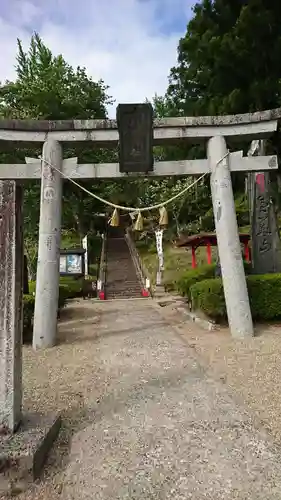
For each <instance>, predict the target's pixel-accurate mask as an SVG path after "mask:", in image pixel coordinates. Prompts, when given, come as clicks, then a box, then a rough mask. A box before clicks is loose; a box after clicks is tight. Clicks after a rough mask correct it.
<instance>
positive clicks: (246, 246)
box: [244, 241, 251, 262]
mask: <svg viewBox="0 0 281 500" xmlns="http://www.w3.org/2000/svg"><path fill="white" fill-rule="evenodd" d="M244 255H245V261H246V262H251V259H250V248H249V242H248V241H247V242H246V243H244Z"/></svg>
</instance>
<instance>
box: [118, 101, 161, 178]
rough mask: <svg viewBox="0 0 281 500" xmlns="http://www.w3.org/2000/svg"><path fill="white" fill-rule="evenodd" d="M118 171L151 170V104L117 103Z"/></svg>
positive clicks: (144, 171)
mask: <svg viewBox="0 0 281 500" xmlns="http://www.w3.org/2000/svg"><path fill="white" fill-rule="evenodd" d="M117 125H118V131H119V169H120V172H123V173H124V172H143V173H146V172H151V171H153V109H152V106H151V104H149V103H145V104H119V106H118V107H117Z"/></svg>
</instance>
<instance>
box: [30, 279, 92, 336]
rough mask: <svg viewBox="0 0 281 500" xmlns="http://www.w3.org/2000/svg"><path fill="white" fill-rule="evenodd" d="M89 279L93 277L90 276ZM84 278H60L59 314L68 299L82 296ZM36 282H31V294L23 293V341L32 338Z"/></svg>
mask: <svg viewBox="0 0 281 500" xmlns="http://www.w3.org/2000/svg"><path fill="white" fill-rule="evenodd" d="M89 279H93V278H92V277H90V276H89ZM82 288H83V279H75V278H72V277H71V276H65V277H61V278H60V285H59V303H58V309H59V310H58V314H59V312H60V310H61V309H62V308H63V307H64V306H65V304H66V302H67V300H68V299H73V298H75V297H81V296H82ZM35 291H36V282H35V281H30V282H29V295H23V342H24V343H28V342H31V340H32V326H33V316H34V306H35V296H34V294H35Z"/></svg>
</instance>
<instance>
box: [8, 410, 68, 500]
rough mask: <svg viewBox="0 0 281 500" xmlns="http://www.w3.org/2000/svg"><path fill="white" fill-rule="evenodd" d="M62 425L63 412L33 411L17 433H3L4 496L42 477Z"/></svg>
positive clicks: (25, 418) (12, 493)
mask: <svg viewBox="0 0 281 500" xmlns="http://www.w3.org/2000/svg"><path fill="white" fill-rule="evenodd" d="M60 426H61V417H60V415H54V414H52V415H48V416H41V415H38V414H32V415H26V416H24V417H23V420H22V424H21V426H20V428H19V430H18V431H17V432H15V433H14V434H12V435H11V434H10V433H6V434H4V432H3V434H0V498H2V495H3V494H4V495H10V496H14V495H17V494H18V493H21V492H22V491H24V490H26V489H27V488H28V486H29V485H30V484H31V483H32V482H33V481H35V479H37V478H38V477H39V475H40V473H41V470H42V468H43V466H44V463H45V460H46V458H47V455H48V453H49V451H50V448H51V447H52V445H53V442H54V441H55V439H56V438H57V436H58V433H59V430H60Z"/></svg>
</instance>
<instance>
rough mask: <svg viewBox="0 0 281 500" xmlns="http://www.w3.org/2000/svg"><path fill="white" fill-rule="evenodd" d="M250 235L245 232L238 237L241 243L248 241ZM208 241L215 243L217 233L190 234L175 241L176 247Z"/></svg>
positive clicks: (202, 244)
mask: <svg viewBox="0 0 281 500" xmlns="http://www.w3.org/2000/svg"><path fill="white" fill-rule="evenodd" d="M250 238H251V237H250V235H249V234H247V233H240V234H239V239H240V242H241V243H248V242H249V240H250ZM207 243H210V244H211V245H213V246H216V245H217V235H216V233H198V234H192V235H190V236H182V237H181V238H180V239H179V240H177V241H176V242H175V245H176V247H178V248H181V247H195V246H196V247H198V246H205V245H206V244H207Z"/></svg>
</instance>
